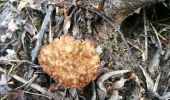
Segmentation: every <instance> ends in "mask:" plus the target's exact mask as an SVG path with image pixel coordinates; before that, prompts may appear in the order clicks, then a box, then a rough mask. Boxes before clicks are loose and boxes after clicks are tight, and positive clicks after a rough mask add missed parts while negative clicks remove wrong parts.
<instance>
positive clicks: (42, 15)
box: [0, 0, 170, 100]
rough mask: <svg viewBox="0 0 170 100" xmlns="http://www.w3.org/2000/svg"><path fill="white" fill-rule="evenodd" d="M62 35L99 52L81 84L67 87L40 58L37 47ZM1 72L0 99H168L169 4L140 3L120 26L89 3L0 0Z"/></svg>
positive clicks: (169, 88) (169, 66) (169, 77)
mask: <svg viewBox="0 0 170 100" xmlns="http://www.w3.org/2000/svg"><path fill="white" fill-rule="evenodd" d="M35 1H36V0H35ZM63 34H68V35H70V36H73V37H74V38H75V39H81V40H85V39H88V40H91V41H94V42H95V43H96V45H97V48H96V50H97V51H98V52H100V68H99V71H98V72H99V73H97V76H96V78H95V80H93V81H92V82H91V83H89V84H88V85H87V86H86V87H84V88H81V89H75V88H67V87H65V86H64V85H62V84H60V83H58V82H57V81H54V80H53V79H52V78H51V77H50V76H48V75H47V74H46V73H45V72H44V71H43V70H42V67H41V65H40V64H39V63H38V60H37V58H38V55H39V50H40V49H41V47H42V46H43V45H46V44H49V43H50V42H51V41H52V40H53V39H55V38H59V37H60V36H62V35H63ZM0 76H1V78H0V98H1V100H23V99H24V100H27V99H28V100H48V99H54V100H79V99H80V100H157V99H158V100H159V99H162V100H165V99H166V100H168V99H170V4H169V5H168V3H167V2H161V3H158V4H155V5H152V6H149V7H146V8H141V9H140V10H139V11H138V12H134V13H133V14H132V15H130V16H129V17H127V18H126V19H125V20H124V21H123V22H122V23H121V25H120V26H119V25H117V24H116V23H114V21H112V19H111V18H109V17H107V16H105V15H104V14H103V13H101V11H100V9H99V8H95V7H91V6H90V5H89V4H88V3H84V4H83V3H80V4H77V5H75V4H69V3H63V2H61V3H55V4H54V3H51V4H48V3H47V2H46V0H42V1H40V2H34V3H32V2H27V1H22V2H20V1H15V0H10V1H6V0H4V1H0Z"/></svg>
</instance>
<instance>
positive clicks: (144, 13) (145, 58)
mask: <svg viewBox="0 0 170 100" xmlns="http://www.w3.org/2000/svg"><path fill="white" fill-rule="evenodd" d="M143 20H144V33H145V51H144V59H143V60H144V61H146V60H147V59H148V37H147V36H148V32H147V27H146V24H147V23H146V9H145V8H144V9H143Z"/></svg>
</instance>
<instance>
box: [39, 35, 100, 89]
mask: <svg viewBox="0 0 170 100" xmlns="http://www.w3.org/2000/svg"><path fill="white" fill-rule="evenodd" d="M38 61H39V63H40V65H41V66H42V68H43V70H44V72H45V73H47V74H48V75H49V76H51V77H52V78H53V79H54V80H56V81H59V82H60V83H62V84H64V85H65V86H66V87H69V88H83V87H85V86H86V85H88V84H89V83H90V82H91V81H92V80H93V79H94V78H95V76H96V74H97V72H98V68H99V65H100V57H99V55H98V54H97V53H96V51H95V45H94V43H93V42H92V41H90V40H75V39H74V38H73V37H72V36H69V35H62V36H61V37H60V39H59V38H56V39H55V40H54V41H52V42H51V43H50V44H48V45H45V46H43V47H42V48H41V50H40V54H39V57H38Z"/></svg>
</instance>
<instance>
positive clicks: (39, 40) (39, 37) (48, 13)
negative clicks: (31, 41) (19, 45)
mask: <svg viewBox="0 0 170 100" xmlns="http://www.w3.org/2000/svg"><path fill="white" fill-rule="evenodd" d="M53 10H54V7H53V6H52V5H49V7H48V9H47V11H46V15H45V18H44V21H43V23H42V26H41V29H40V31H39V32H38V34H37V35H35V38H36V39H37V42H36V46H35V48H34V49H33V50H32V53H31V57H32V62H33V63H34V62H35V60H36V58H37V56H38V54H39V51H40V48H41V46H42V41H43V37H44V34H45V32H44V31H45V29H46V28H47V25H48V23H49V22H50V19H51V14H52V11H53Z"/></svg>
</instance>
